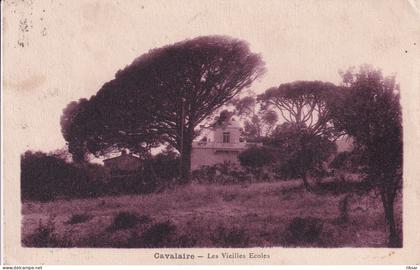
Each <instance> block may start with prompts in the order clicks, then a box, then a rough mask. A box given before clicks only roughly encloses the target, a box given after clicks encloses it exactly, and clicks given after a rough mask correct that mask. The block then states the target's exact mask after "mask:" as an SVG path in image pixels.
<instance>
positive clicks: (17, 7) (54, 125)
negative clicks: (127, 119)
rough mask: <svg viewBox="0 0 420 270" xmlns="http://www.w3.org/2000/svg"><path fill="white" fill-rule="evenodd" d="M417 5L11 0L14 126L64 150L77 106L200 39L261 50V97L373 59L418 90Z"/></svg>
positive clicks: (42, 144) (9, 78) (8, 69)
mask: <svg viewBox="0 0 420 270" xmlns="http://www.w3.org/2000/svg"><path fill="white" fill-rule="evenodd" d="M410 2H411V4H410ZM410 2H408V1H385V0H376V1H339V0H336V1H332V0H330V1H329V0H325V1H310V0H307V1H288V0H284V1H274V0H273V1H268V0H266V1H246V0H243V1H104V0H97V1H47V0H45V1H24V2H22V1H6V2H5V3H4V14H5V16H4V18H3V24H4V25H3V27H4V44H3V46H4V47H3V54H4V60H3V61H4V67H5V68H4V75H3V78H4V89H5V93H4V99H5V101H4V106H5V123H6V125H7V128H9V129H12V130H13V133H12V136H13V134H15V135H16V138H18V140H19V144H16V147H15V148H16V149H15V151H16V152H18V153H22V152H24V151H25V150H28V149H32V150H42V151H52V150H54V149H57V148H62V147H64V146H65V141H64V139H63V137H62V135H61V131H60V123H59V121H60V116H61V114H62V110H63V108H64V107H65V106H66V105H67V104H68V103H69V102H71V101H74V100H78V99H80V98H89V97H90V96H92V95H94V94H95V93H96V92H97V91H98V90H99V88H100V87H101V86H102V85H103V84H104V83H105V82H107V81H109V80H111V79H113V77H114V74H115V72H116V71H118V70H119V69H122V68H124V67H125V66H126V65H128V64H130V63H131V62H132V61H133V60H134V59H135V58H136V57H138V56H140V55H142V54H144V53H147V52H148V50H150V49H152V48H156V47H160V46H164V45H167V44H172V43H175V42H178V41H181V40H184V39H187V38H194V37H197V36H201V35H214V34H217V35H228V36H231V37H234V38H239V39H243V40H245V41H247V42H248V43H249V45H250V48H251V50H252V51H253V52H256V53H260V54H261V55H262V57H263V59H264V61H265V63H266V68H267V72H266V74H265V75H264V76H263V77H262V78H261V79H260V80H259V81H257V82H255V83H254V84H253V85H252V87H251V89H252V90H253V91H255V92H256V93H261V92H263V91H265V90H266V89H267V88H269V87H272V86H278V85H280V84H281V83H286V82H292V81H295V80H322V81H330V82H333V83H336V84H338V83H340V76H339V74H338V71H339V70H345V69H347V68H348V67H350V66H359V65H361V64H364V63H367V64H372V65H373V66H376V67H379V68H381V69H382V70H383V72H384V74H386V75H390V74H396V76H397V80H398V82H400V83H401V89H402V91H404V89H411V88H412V87H413V86H416V85H414V84H415V83H416V82H413V81H412V80H411V78H412V77H413V75H419V69H418V65H417V64H418V60H419V59H420V58H419V49H418V46H420V44H418V41H419V37H420V34H419V33H420V32H419V25H420V19H419V15H418V13H417V11H416V9H415V6H414V4H413V3H414V2H413V1H410ZM407 91H408V90H407Z"/></svg>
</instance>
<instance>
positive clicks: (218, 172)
mask: <svg viewBox="0 0 420 270" xmlns="http://www.w3.org/2000/svg"><path fill="white" fill-rule="evenodd" d="M192 179H193V180H194V181H197V182H200V183H215V184H216V183H217V184H228V183H242V182H245V181H248V180H251V177H250V176H249V175H247V173H246V172H244V171H243V170H241V169H240V168H238V167H237V166H235V165H233V164H232V163H230V162H224V163H218V164H215V165H212V166H202V167H201V168H200V169H198V170H194V171H193V172H192Z"/></svg>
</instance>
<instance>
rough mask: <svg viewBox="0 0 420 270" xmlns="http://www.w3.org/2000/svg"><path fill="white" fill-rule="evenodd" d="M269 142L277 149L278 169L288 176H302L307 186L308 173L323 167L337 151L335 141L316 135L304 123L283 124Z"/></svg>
mask: <svg viewBox="0 0 420 270" xmlns="http://www.w3.org/2000/svg"><path fill="white" fill-rule="evenodd" d="M267 144H268V145H270V146H272V147H274V148H276V149H277V151H275V152H274V153H275V158H276V161H277V166H278V168H277V170H278V171H279V172H281V173H282V174H283V175H286V176H287V177H295V176H299V177H302V178H303V181H304V184H305V187H306V188H308V183H307V182H306V181H307V179H306V177H307V173H308V172H310V171H311V170H315V169H317V168H319V167H322V163H323V162H324V161H326V160H327V159H328V158H329V157H330V156H331V155H332V154H334V153H335V152H336V145H335V144H334V143H333V142H331V141H330V140H328V139H327V138H325V137H323V136H320V135H314V134H313V133H312V132H311V130H310V129H308V128H306V127H305V126H304V125H302V124H301V125H297V124H291V123H284V124H282V125H281V126H279V127H277V128H276V130H275V131H274V133H273V136H272V138H271V139H270V140H269V141H268V142H267Z"/></svg>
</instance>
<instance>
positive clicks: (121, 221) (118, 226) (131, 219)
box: [108, 211, 141, 231]
mask: <svg viewBox="0 0 420 270" xmlns="http://www.w3.org/2000/svg"><path fill="white" fill-rule="evenodd" d="M140 221H141V219H140V217H139V216H138V215H137V214H136V213H131V212H125V211H123V212H119V213H118V214H117V215H116V216H115V217H114V221H113V222H112V224H111V226H110V227H109V228H108V229H109V230H110V231H117V230H126V229H132V228H134V227H135V226H136V225H137V224H138V223H140Z"/></svg>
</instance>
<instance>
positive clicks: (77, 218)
mask: <svg viewBox="0 0 420 270" xmlns="http://www.w3.org/2000/svg"><path fill="white" fill-rule="evenodd" d="M91 218H92V217H91V216H90V215H88V214H73V215H71V217H70V218H69V220H68V221H67V222H66V224H78V223H84V222H86V221H88V220H89V219H91Z"/></svg>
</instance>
